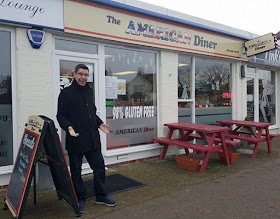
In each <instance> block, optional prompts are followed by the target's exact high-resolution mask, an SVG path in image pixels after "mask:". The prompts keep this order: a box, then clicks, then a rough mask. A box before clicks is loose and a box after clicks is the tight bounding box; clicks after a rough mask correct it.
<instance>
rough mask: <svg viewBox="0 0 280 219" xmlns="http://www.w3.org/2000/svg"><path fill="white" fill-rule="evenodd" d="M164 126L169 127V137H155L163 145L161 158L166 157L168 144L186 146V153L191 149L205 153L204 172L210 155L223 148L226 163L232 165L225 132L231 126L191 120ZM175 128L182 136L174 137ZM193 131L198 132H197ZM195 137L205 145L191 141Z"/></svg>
mask: <svg viewBox="0 0 280 219" xmlns="http://www.w3.org/2000/svg"><path fill="white" fill-rule="evenodd" d="M164 126H167V127H168V129H169V130H168V134H167V137H159V138H153V141H154V142H157V143H159V144H161V145H163V149H162V152H161V155H160V160H163V159H164V157H165V155H166V152H167V149H168V146H169V145H173V146H177V147H182V148H184V149H185V153H186V154H189V149H192V150H194V151H196V152H200V153H204V159H203V163H202V165H201V168H200V173H203V172H204V171H205V170H206V167H207V164H208V160H209V158H210V155H211V153H212V152H215V151H219V150H222V151H223V152H224V154H225V157H226V164H227V165H230V161H229V156H228V152H227V143H226V140H225V137H224V132H225V131H228V130H229V128H227V127H221V126H212V125H205V124H197V123H189V122H178V123H166V124H164ZM175 130H179V132H180V135H181V137H180V138H176V139H172V135H173V132H174V131H175ZM193 132H196V134H194V133H193ZM194 138H198V139H201V140H203V141H204V142H205V145H202V144H195V143H191V142H190V141H192V140H193V139H194ZM228 142H231V143H232V142H233V141H231V140H228ZM234 144H235V143H234Z"/></svg>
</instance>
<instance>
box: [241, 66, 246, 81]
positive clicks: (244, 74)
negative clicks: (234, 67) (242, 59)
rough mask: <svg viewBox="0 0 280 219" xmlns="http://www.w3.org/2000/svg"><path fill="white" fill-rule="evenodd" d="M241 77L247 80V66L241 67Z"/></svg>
mask: <svg viewBox="0 0 280 219" xmlns="http://www.w3.org/2000/svg"><path fill="white" fill-rule="evenodd" d="M240 77H241V78H245V77H246V71H245V65H241V66H240Z"/></svg>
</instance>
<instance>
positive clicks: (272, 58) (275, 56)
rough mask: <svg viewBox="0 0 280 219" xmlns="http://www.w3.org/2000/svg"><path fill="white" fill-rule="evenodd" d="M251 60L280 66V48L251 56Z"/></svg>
mask: <svg viewBox="0 0 280 219" xmlns="http://www.w3.org/2000/svg"><path fill="white" fill-rule="evenodd" d="M250 62H252V63H256V64H261V65H269V66H277V67H280V49H274V50H270V51H268V52H264V53H261V54H258V55H255V56H252V57H250Z"/></svg>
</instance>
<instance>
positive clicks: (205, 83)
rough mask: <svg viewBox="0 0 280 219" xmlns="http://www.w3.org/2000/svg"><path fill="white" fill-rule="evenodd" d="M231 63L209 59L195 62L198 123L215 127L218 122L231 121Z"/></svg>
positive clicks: (196, 114)
mask: <svg viewBox="0 0 280 219" xmlns="http://www.w3.org/2000/svg"><path fill="white" fill-rule="evenodd" d="M230 66H231V65H230V63H227V62H222V61H213V60H207V59H198V58H197V59H196V61H195V72H196V74H195V116H196V117H195V119H196V122H197V123H203V124H212V125H215V124H216V121H217V120H223V119H231V118H232V107H231V77H230V75H231V72H230Z"/></svg>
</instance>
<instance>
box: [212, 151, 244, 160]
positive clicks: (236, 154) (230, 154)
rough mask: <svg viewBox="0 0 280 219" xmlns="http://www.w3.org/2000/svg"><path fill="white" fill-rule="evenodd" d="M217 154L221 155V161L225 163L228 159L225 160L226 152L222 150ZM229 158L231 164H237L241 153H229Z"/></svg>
mask: <svg viewBox="0 0 280 219" xmlns="http://www.w3.org/2000/svg"><path fill="white" fill-rule="evenodd" d="M217 153H218V155H219V158H220V160H221V161H223V162H225V161H226V158H225V155H224V152H223V151H222V150H220V151H218V152H217ZM228 156H229V160H230V163H235V162H236V161H237V159H238V156H239V153H237V152H234V151H228Z"/></svg>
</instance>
